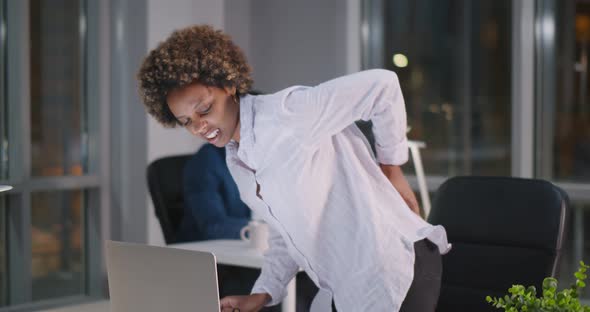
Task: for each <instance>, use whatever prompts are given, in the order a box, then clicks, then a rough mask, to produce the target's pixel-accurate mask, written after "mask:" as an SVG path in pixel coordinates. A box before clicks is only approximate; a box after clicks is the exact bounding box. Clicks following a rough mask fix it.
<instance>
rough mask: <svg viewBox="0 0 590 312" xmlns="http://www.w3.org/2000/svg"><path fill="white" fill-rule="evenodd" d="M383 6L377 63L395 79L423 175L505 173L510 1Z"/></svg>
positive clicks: (411, 1) (404, 0)
mask: <svg viewBox="0 0 590 312" xmlns="http://www.w3.org/2000/svg"><path fill="white" fill-rule="evenodd" d="M383 2H384V6H385V16H384V19H385V21H384V25H385V26H384V27H385V28H384V32H383V33H384V35H383V43H384V51H383V60H380V61H379V63H380V64H383V66H385V67H386V68H387V69H391V70H393V71H395V72H396V73H397V74H398V77H399V79H400V84H401V86H402V90H403V92H404V97H405V100H406V107H407V113H408V125H409V126H411V127H412V131H411V132H410V133H409V134H408V137H409V138H410V139H414V140H419V141H425V142H426V144H427V148H426V149H424V150H422V159H423V162H424V167H425V171H426V174H428V175H443V176H447V175H457V174H481V175H510V167H511V165H510V149H511V104H510V101H511V65H512V64H511V49H512V48H511V32H512V29H511V14H512V13H511V11H512V9H511V1H510V0H498V1H463V0H461V1H457V0H424V1H415V0H397V1H383ZM393 55H403V56H404V57H405V59H404V60H401V58H400V57H399V56H398V57H397V59H395V58H394V59H393V60H392V56H393ZM406 59H407V60H408V62H407V64H405V60H406ZM400 61H404V62H401V63H400ZM394 62H396V64H397V66H396V64H394ZM400 64H401V65H407V66H406V67H401V66H399V65H400Z"/></svg>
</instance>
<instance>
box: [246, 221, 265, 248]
mask: <svg viewBox="0 0 590 312" xmlns="http://www.w3.org/2000/svg"><path fill="white" fill-rule="evenodd" d="M240 237H241V238H242V240H243V241H247V242H250V245H251V246H252V247H254V248H256V249H258V250H266V249H267V248H268V225H267V224H266V223H264V221H258V220H252V221H250V222H248V225H246V226H245V227H243V228H242V230H241V231H240Z"/></svg>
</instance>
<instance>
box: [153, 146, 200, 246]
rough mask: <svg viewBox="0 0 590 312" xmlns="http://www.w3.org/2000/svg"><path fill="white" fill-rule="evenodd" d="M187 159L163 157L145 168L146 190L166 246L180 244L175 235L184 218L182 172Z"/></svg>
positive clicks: (183, 157) (180, 156)
mask: <svg viewBox="0 0 590 312" xmlns="http://www.w3.org/2000/svg"><path fill="white" fill-rule="evenodd" d="M189 158H190V155H179V156H169V157H164V158H160V159H157V160H155V161H153V162H152V163H151V164H150V165H149V166H148V168H147V180H148V188H149V192H150V195H151V197H152V202H153V203H154V208H155V210H156V216H157V217H158V220H159V221H160V226H161V227H162V232H163V233H164V240H165V241H166V244H173V243H179V242H180V240H179V239H178V238H177V236H176V233H177V232H178V229H179V227H180V222H181V221H182V217H183V216H184V198H183V185H182V183H183V170H184V165H185V163H186V162H187V160H188V159H189Z"/></svg>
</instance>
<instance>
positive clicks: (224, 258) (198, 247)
mask: <svg viewBox="0 0 590 312" xmlns="http://www.w3.org/2000/svg"><path fill="white" fill-rule="evenodd" d="M167 247H173V248H180V249H186V250H195V251H206V252H211V253H213V254H214V255H215V258H216V259H217V263H219V264H226V265H235V266H241V267H247V268H255V269H260V268H261V267H262V262H263V259H264V257H263V252H262V251H260V250H257V249H254V248H251V247H250V243H248V242H245V241H242V240H227V239H219V240H208V241H200V242H190V243H180V244H171V245H168V246H167ZM295 280H296V279H295V278H293V279H292V280H291V282H290V283H289V285H288V286H287V297H285V299H284V300H283V302H282V304H281V310H282V311H283V312H295Z"/></svg>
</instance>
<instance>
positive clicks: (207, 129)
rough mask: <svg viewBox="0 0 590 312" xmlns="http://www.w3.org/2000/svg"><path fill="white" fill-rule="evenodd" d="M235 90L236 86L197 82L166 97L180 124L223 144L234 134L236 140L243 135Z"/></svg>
mask: <svg viewBox="0 0 590 312" xmlns="http://www.w3.org/2000/svg"><path fill="white" fill-rule="evenodd" d="M233 94H235V90H233V89H229V88H224V89H221V88H217V87H209V86H205V85H203V84H200V83H198V82H196V83H192V84H190V85H187V86H183V87H181V88H176V89H174V90H172V91H171V92H170V93H169V94H168V96H167V97H166V101H167V102H168V107H169V108H170V111H171V112H172V114H174V116H176V119H177V120H178V122H179V123H180V125H182V126H183V127H185V128H186V129H187V130H188V131H190V132H191V133H192V134H193V135H196V136H199V137H201V138H203V139H205V140H207V141H208V142H209V143H211V144H213V145H215V146H217V147H223V146H225V145H226V144H227V143H228V142H229V141H230V140H231V139H232V138H233V139H234V140H236V141H239V138H240V126H239V120H240V119H239V115H240V108H239V105H238V103H236V101H235V100H234V98H233Z"/></svg>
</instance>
